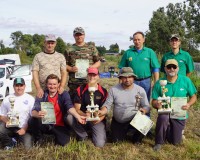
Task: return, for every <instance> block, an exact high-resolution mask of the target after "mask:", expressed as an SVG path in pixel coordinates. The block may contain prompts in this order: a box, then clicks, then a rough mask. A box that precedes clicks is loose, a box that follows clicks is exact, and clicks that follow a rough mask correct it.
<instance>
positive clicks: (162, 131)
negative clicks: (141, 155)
mask: <svg viewBox="0 0 200 160" xmlns="http://www.w3.org/2000/svg"><path fill="white" fill-rule="evenodd" d="M73 36H74V39H75V44H73V45H72V46H71V47H70V48H68V49H67V50H66V52H65V53H64V55H63V54H61V53H58V52H56V51H55V47H56V37H55V36H54V35H46V36H45V42H44V51H43V52H41V53H38V54H37V55H36V56H35V57H34V60H33V64H32V73H33V81H34V84H35V88H36V91H37V95H36V98H35V99H34V98H33V97H32V96H30V95H28V94H27V93H24V90H25V87H26V85H25V81H24V79H23V78H20V77H19V78H16V79H15V80H14V83H13V87H14V91H15V93H14V94H13V95H9V96H7V97H6V98H5V99H4V100H3V102H2V104H1V107H0V121H1V122H0V140H1V143H2V145H3V147H4V148H5V149H11V148H13V147H14V145H15V142H14V141H13V138H18V139H19V140H21V141H22V142H23V144H24V146H25V148H26V149H29V148H31V147H32V143H33V141H32V139H33V138H34V142H36V143H37V142H40V141H42V139H43V135H44V134H53V135H54V137H55V144H57V145H61V146H64V145H66V144H67V143H68V142H69V141H70V132H69V131H70V130H73V131H74V132H75V133H76V138H77V140H78V141H84V140H86V139H88V132H87V131H88V129H90V130H91V135H92V142H93V144H94V145H95V146H96V147H103V146H104V145H105V143H106V139H107V138H106V115H107V114H108V113H109V110H110V109H113V117H112V121H111V125H110V130H111V138H112V142H119V141H123V140H126V135H127V133H128V132H129V131H131V132H132V142H133V143H141V141H142V139H143V137H144V135H143V134H142V133H141V132H139V131H138V130H137V129H135V128H134V127H133V126H131V125H130V122H131V120H132V119H133V118H134V116H135V115H136V113H137V112H138V111H141V112H142V114H146V115H147V116H149V118H150V100H151V98H152V102H151V103H152V106H153V108H155V109H159V108H161V107H162V104H161V102H160V101H159V100H158V97H161V96H162V88H161V86H160V83H159V72H160V71H161V72H164V73H165V76H164V77H163V78H161V80H167V85H166V88H167V89H168V92H166V96H170V97H189V98H188V102H187V103H186V104H185V105H183V106H182V109H183V110H188V109H189V108H190V107H191V106H192V105H193V104H194V103H195V102H196V99H197V97H196V92H197V91H196V88H195V87H194V84H193V83H192V81H191V80H190V79H189V78H188V77H187V76H189V75H190V74H191V72H192V71H193V70H194V65H193V60H192V58H191V56H190V54H189V53H188V52H186V51H183V50H182V49H180V44H181V38H180V37H179V35H177V34H174V35H172V36H171V38H170V45H171V48H172V50H171V51H170V52H168V53H166V54H164V56H163V58H162V61H161V66H160V64H159V61H158V59H157V56H156V54H155V52H154V51H153V50H152V49H150V48H147V47H145V46H144V43H145V36H144V34H143V33H142V32H136V33H134V34H133V43H134V47H133V48H130V49H129V50H127V51H126V52H125V53H124V55H123V56H122V59H121V62H120V63H119V66H118V67H119V68H120V73H119V75H118V78H119V80H120V81H119V84H117V85H115V86H113V87H112V88H111V89H110V90H109V92H108V91H107V90H106V89H105V88H104V87H103V86H101V85H100V84H99V79H100V77H99V70H98V68H99V67H100V65H101V61H100V57H99V55H98V51H97V49H96V47H95V46H94V44H92V43H86V42H85V41H84V39H85V31H84V29H83V28H82V27H77V28H75V29H74V31H73ZM77 59H83V60H88V61H89V67H88V69H87V76H86V77H82V78H76V72H78V71H80V70H81V68H78V67H77V66H76V60H77ZM152 74H153V81H154V82H153V85H154V86H153V89H152V97H151V87H152V81H151V77H152ZM67 82H68V87H69V91H66V90H65V88H66V84H67ZM91 89H92V90H93V91H92V94H91V91H90V90H91ZM138 95H139V96H141V99H140V104H139V105H138V101H137V98H136V97H137V96H138ZM9 97H15V104H14V108H15V110H16V111H17V112H19V121H20V123H19V124H20V125H19V126H17V127H8V125H7V124H8V121H9V118H8V112H9V110H10V108H11V104H10V102H9ZM41 102H51V103H52V104H53V106H54V112H55V118H56V123H55V124H43V123H42V119H43V118H44V117H45V115H46V113H45V112H44V111H42V110H41ZM93 103H94V104H93ZM90 105H97V106H98V107H99V108H98V111H97V112H98V113H97V115H98V116H97V117H99V119H98V120H93V121H87V118H88V117H91V114H92V113H91V112H89V111H88V106H90ZM185 121H186V120H185V119H171V118H170V116H169V114H158V118H157V123H156V129H155V146H154V147H153V149H154V150H155V151H158V150H160V148H161V145H162V144H164V143H165V141H166V140H168V141H169V142H170V143H172V144H179V143H181V140H182V132H183V130H184V126H185Z"/></svg>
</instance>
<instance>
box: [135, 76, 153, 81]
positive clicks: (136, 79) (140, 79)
mask: <svg viewBox="0 0 200 160" xmlns="http://www.w3.org/2000/svg"><path fill="white" fill-rule="evenodd" d="M148 78H151V76H149V77H146V78H135V79H134V80H135V81H142V80H145V79H148Z"/></svg>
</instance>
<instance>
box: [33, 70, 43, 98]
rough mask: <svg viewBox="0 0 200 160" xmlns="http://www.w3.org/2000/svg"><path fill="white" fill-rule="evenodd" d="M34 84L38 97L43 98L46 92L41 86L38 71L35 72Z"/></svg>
mask: <svg viewBox="0 0 200 160" xmlns="http://www.w3.org/2000/svg"><path fill="white" fill-rule="evenodd" d="M33 82H34V84H35V88H36V90H37V97H39V98H42V96H43V95H44V91H43V89H42V88H41V86H40V81H39V72H38V71H36V70H33Z"/></svg>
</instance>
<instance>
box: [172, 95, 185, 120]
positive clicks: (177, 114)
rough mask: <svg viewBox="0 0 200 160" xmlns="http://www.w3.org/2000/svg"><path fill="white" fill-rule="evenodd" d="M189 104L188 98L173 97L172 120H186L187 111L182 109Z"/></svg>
mask: <svg viewBox="0 0 200 160" xmlns="http://www.w3.org/2000/svg"><path fill="white" fill-rule="evenodd" d="M186 104H187V97H172V98H171V109H172V112H171V114H170V118H172V119H186V115H187V111H186V110H183V109H182V106H183V105H186Z"/></svg>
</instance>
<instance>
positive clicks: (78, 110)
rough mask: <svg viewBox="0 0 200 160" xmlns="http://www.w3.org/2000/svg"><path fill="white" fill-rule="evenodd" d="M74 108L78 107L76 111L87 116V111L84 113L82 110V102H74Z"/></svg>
mask: <svg viewBox="0 0 200 160" xmlns="http://www.w3.org/2000/svg"><path fill="white" fill-rule="evenodd" d="M74 108H75V109H76V112H77V113H78V114H79V115H81V116H85V117H86V116H87V115H86V113H84V112H83V111H81V104H80V103H75V104H74Z"/></svg>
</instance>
